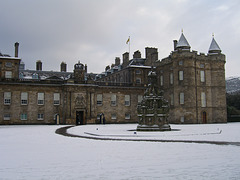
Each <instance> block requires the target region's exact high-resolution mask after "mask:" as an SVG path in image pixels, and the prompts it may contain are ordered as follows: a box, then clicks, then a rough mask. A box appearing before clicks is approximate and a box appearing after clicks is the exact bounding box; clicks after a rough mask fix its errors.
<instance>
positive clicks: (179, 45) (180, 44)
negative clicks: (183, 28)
mask: <svg viewBox="0 0 240 180" xmlns="http://www.w3.org/2000/svg"><path fill="white" fill-rule="evenodd" d="M176 48H177V49H181V50H189V51H190V48H191V46H190V45H189V43H188V41H187V39H186V38H185V36H184V34H183V33H182V34H181V37H180V39H179V41H178V42H177V46H176Z"/></svg>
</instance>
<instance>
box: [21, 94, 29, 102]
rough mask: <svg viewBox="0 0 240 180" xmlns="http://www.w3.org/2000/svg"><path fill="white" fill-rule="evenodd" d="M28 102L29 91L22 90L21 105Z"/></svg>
mask: <svg viewBox="0 0 240 180" xmlns="http://www.w3.org/2000/svg"><path fill="white" fill-rule="evenodd" d="M27 104H28V93H27V92H22V93H21V105H27Z"/></svg>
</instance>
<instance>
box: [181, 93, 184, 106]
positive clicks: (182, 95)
mask: <svg viewBox="0 0 240 180" xmlns="http://www.w3.org/2000/svg"><path fill="white" fill-rule="evenodd" d="M180 104H184V93H180Z"/></svg>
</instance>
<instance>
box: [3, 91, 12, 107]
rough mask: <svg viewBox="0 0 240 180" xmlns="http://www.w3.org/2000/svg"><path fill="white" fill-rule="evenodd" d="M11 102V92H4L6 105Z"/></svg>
mask: <svg viewBox="0 0 240 180" xmlns="http://www.w3.org/2000/svg"><path fill="white" fill-rule="evenodd" d="M10 104H11V92H4V105H10Z"/></svg>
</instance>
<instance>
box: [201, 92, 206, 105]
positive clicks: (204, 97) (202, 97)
mask: <svg viewBox="0 0 240 180" xmlns="http://www.w3.org/2000/svg"><path fill="white" fill-rule="evenodd" d="M201 105H202V107H206V94H205V92H202V93H201Z"/></svg>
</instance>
